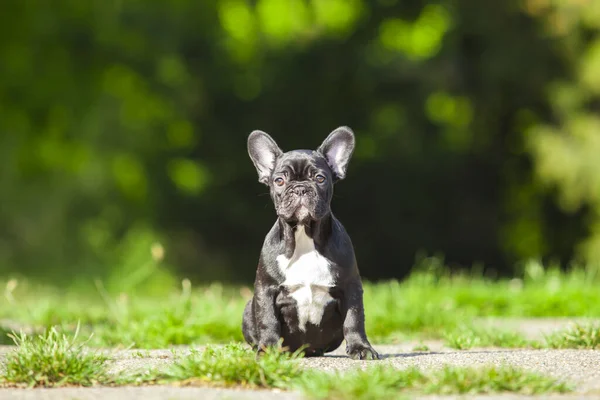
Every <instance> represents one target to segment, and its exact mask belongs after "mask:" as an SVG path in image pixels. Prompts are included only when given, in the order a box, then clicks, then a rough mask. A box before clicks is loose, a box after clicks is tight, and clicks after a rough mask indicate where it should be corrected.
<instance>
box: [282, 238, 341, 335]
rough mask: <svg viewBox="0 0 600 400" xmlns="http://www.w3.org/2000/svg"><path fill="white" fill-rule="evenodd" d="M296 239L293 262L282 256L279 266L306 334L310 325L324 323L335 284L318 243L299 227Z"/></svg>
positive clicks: (327, 262) (328, 264)
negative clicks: (307, 324)
mask: <svg viewBox="0 0 600 400" xmlns="http://www.w3.org/2000/svg"><path fill="white" fill-rule="evenodd" d="M295 236H296V248H295V249H294V254H293V255H292V258H291V259H288V258H286V257H285V256H284V255H280V256H278V257H277V264H278V266H279V269H280V270H281V272H282V273H283V275H284V276H285V281H284V282H283V285H284V286H286V287H287V288H288V290H289V292H290V296H292V297H293V298H294V300H296V303H297V305H296V306H297V309H298V324H299V326H300V329H301V330H303V331H305V330H306V323H307V322H311V323H313V324H315V325H318V324H319V323H320V322H321V318H323V311H324V310H325V306H326V305H327V303H328V302H330V301H332V300H333V298H332V297H331V296H330V295H329V292H328V289H329V288H330V287H333V286H334V284H335V282H334V279H333V275H332V273H331V266H330V262H329V260H328V259H327V258H325V257H323V256H322V255H321V254H320V253H319V252H318V251H317V249H315V243H314V242H313V240H312V239H311V238H309V237H308V235H307V234H306V232H305V231H304V227H298V228H297V231H296V234H295Z"/></svg>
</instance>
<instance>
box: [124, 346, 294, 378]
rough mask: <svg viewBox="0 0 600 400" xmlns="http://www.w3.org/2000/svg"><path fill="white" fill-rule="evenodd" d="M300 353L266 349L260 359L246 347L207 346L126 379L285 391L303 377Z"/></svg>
mask: <svg viewBox="0 0 600 400" xmlns="http://www.w3.org/2000/svg"><path fill="white" fill-rule="evenodd" d="M301 357H302V356H301V353H299V352H296V353H293V354H290V353H287V352H283V351H282V350H281V347H279V348H276V347H274V348H271V349H268V350H267V351H266V352H265V353H264V354H262V355H261V356H260V357H257V356H256V353H255V352H254V351H252V350H251V349H250V348H249V347H248V346H246V345H245V344H241V343H231V344H228V345H225V346H223V347H215V346H208V347H207V348H206V349H205V350H204V351H202V352H199V351H193V352H192V354H191V355H188V356H185V357H180V358H179V359H177V360H176V361H175V362H174V363H173V365H171V366H169V367H168V368H167V369H166V370H164V371H161V372H155V373H154V374H153V373H150V374H146V375H145V376H141V377H139V378H138V379H135V378H134V379H129V382H137V383H143V382H148V381H152V382H159V383H161V382H162V383H164V382H179V383H180V384H183V385H213V386H215V385H216V386H242V387H248V388H280V389H287V388H289V387H290V385H291V384H292V383H293V382H294V381H296V380H297V379H298V378H300V376H301V375H302V374H303V370H302V369H301V367H300V365H299V363H298V362H297V360H298V359H299V358H301Z"/></svg>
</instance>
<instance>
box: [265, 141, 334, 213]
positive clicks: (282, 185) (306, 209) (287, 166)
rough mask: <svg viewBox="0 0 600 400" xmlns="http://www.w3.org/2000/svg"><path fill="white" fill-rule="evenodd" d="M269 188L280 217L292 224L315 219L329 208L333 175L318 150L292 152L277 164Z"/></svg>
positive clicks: (283, 156)
mask: <svg viewBox="0 0 600 400" xmlns="http://www.w3.org/2000/svg"><path fill="white" fill-rule="evenodd" d="M269 188H270V191H271V197H272V199H273V202H274V204H275V210H276V211H277V215H278V216H279V217H281V218H283V219H284V220H285V221H288V222H292V223H294V222H296V223H303V222H308V221H311V220H312V221H315V220H319V219H321V218H323V217H325V216H326V215H327V214H328V213H329V211H330V202H331V197H332V195H333V174H332V172H331V168H330V167H329V165H328V164H327V161H326V160H325V158H324V157H323V156H322V155H320V154H319V153H317V152H316V151H309V150H304V151H303V150H296V151H290V152H288V153H284V154H283V155H282V156H281V157H280V158H279V159H278V160H277V162H276V163H275V168H274V169H273V173H272V174H271V180H270V182H269Z"/></svg>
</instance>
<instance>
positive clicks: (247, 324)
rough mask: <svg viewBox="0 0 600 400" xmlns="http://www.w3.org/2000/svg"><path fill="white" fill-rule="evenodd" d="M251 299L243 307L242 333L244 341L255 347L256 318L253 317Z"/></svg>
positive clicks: (256, 343) (256, 340)
mask: <svg viewBox="0 0 600 400" xmlns="http://www.w3.org/2000/svg"><path fill="white" fill-rule="evenodd" d="M252 302H253V300H252V299H250V300H249V301H248V303H247V304H246V308H244V317H243V318H242V333H243V334H244V339H246V342H247V343H248V344H249V345H250V346H252V348H253V349H256V347H257V346H258V338H257V334H256V320H255V319H254V310H253V308H252Z"/></svg>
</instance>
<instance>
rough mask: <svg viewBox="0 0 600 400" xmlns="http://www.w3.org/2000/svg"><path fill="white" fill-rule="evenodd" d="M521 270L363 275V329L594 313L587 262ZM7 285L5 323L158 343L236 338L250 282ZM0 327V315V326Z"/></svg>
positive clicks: (394, 335) (421, 333)
mask: <svg viewBox="0 0 600 400" xmlns="http://www.w3.org/2000/svg"><path fill="white" fill-rule="evenodd" d="M525 271H526V272H525V274H524V275H523V276H522V277H521V278H519V279H512V280H497V281H492V280H489V279H485V278H483V277H482V276H481V275H477V274H475V273H474V274H471V275H468V274H461V275H453V274H451V273H449V272H448V270H447V269H446V268H444V267H443V265H441V264H439V263H438V262H437V261H435V260H430V261H428V263H424V264H423V265H422V266H421V267H420V268H418V269H417V270H416V272H415V273H414V274H413V275H412V276H411V277H410V278H408V279H406V280H404V281H402V282H396V281H390V282H382V283H377V284H374V283H368V282H365V285H364V286H365V293H364V300H365V314H366V327H367V333H368V335H369V338H370V340H371V341H372V342H374V343H390V342H396V341H400V340H404V339H407V338H416V337H417V338H419V339H425V338H432V339H446V340H447V341H448V342H449V343H451V345H452V346H453V347H457V348H470V347H473V346H484V345H494V346H520V341H521V338H520V337H519V336H518V335H517V334H516V333H514V334H513V333H509V332H491V333H490V332H487V333H486V332H484V331H482V330H478V331H477V332H468V331H465V330H464V329H463V327H464V326H473V325H474V324H473V321H474V320H475V319H476V318H478V317H553V316H571V317H594V316H596V317H599V316H600V290H598V285H599V283H600V279H599V278H598V277H597V276H596V275H595V274H594V273H593V272H590V271H586V270H583V269H575V270H572V271H570V272H568V273H563V272H560V271H558V270H550V271H545V270H544V269H542V268H541V266H539V264H536V263H530V264H529V265H528V267H527V268H526V269H525ZM7 286H8V285H7ZM6 292H7V291H6ZM9 294H10V296H7V301H4V302H0V321H1V320H8V321H10V322H11V326H14V325H15V324H17V325H20V326H23V327H26V328H33V329H38V330H40V331H41V330H43V329H44V328H45V327H49V326H54V325H57V326H60V327H61V328H62V329H63V330H67V331H68V330H73V329H74V328H75V326H76V325H77V323H78V322H81V326H82V332H83V333H85V334H88V333H91V332H94V337H93V338H92V340H91V341H90V345H94V346H122V347H129V346H133V347H137V348H164V347H167V346H170V345H179V344H181V345H190V344H206V343H229V342H232V341H243V337H242V333H241V319H242V313H243V309H244V305H245V304H246V302H247V301H248V299H249V298H250V296H251V288H249V287H228V286H223V285H220V284H213V285H210V286H204V287H196V288H193V287H192V285H191V283H190V282H189V281H187V280H184V281H183V282H182V285H181V286H180V287H179V288H173V290H172V291H171V292H170V294H167V295H164V294H163V295H157V294H154V295H150V294H147V293H143V292H139V291H134V292H131V293H113V292H110V293H109V292H108V291H106V290H105V289H104V288H103V286H102V285H101V284H100V283H98V284H96V285H93V284H92V285H89V286H88V287H83V288H81V287H79V288H77V287H76V288H73V289H71V290H67V291H62V290H60V289H57V288H51V287H47V286H35V285H33V284H32V283H30V282H27V281H20V282H19V283H18V285H17V284H15V281H11V282H10V293H9ZM3 328H4V330H5V331H6V330H7V328H6V327H5V326H2V324H1V323H0V335H1V334H2V329H3ZM2 341H4V342H6V341H7V338H6V337H4V340H3V339H0V342H2Z"/></svg>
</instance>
